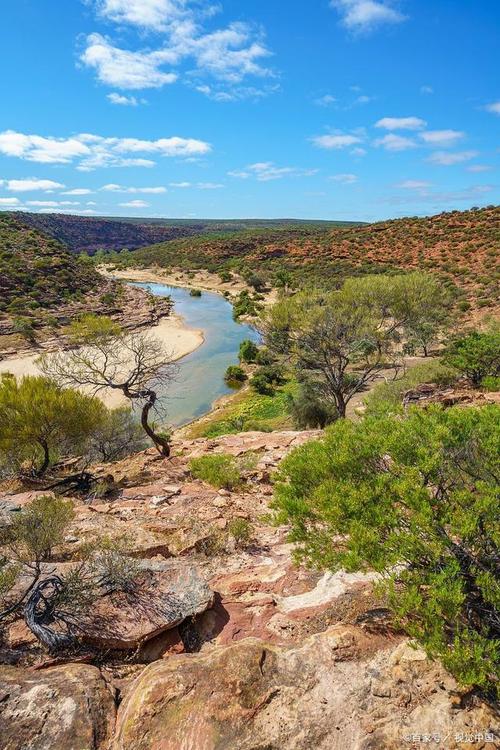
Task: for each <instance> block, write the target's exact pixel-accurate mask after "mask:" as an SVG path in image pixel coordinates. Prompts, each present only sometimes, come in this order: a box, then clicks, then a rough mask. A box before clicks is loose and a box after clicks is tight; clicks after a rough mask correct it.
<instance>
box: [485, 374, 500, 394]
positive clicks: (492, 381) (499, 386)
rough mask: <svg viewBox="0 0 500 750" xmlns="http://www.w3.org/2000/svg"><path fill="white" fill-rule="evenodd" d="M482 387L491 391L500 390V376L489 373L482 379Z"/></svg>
mask: <svg viewBox="0 0 500 750" xmlns="http://www.w3.org/2000/svg"><path fill="white" fill-rule="evenodd" d="M481 388H482V389H483V390H484V391H487V392H489V393H495V391H500V377H495V376H494V375H487V376H486V377H485V378H483V379H482V380H481Z"/></svg>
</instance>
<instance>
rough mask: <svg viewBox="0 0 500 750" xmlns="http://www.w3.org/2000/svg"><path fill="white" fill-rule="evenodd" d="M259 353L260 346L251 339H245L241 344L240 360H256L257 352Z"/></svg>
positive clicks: (250, 361)
mask: <svg viewBox="0 0 500 750" xmlns="http://www.w3.org/2000/svg"><path fill="white" fill-rule="evenodd" d="M258 353H259V347H258V346H257V344H255V343H254V342H253V341H250V339H245V341H242V342H241V344H240V351H239V360H240V362H246V363H247V364H250V363H252V362H255V360H256V357H257V354H258Z"/></svg>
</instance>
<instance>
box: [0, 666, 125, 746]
mask: <svg viewBox="0 0 500 750" xmlns="http://www.w3.org/2000/svg"><path fill="white" fill-rule="evenodd" d="M114 720H115V706H114V700H113V696H112V694H111V691H110V689H109V688H108V686H107V685H106V683H105V682H104V680H103V678H102V676H101V673H100V672H99V670H98V669H97V668H96V667H91V666H87V665H82V664H67V665H65V666H63V667H56V668H53V669H47V670H43V671H42V670H41V671H36V672H34V671H30V670H27V669H19V668H16V667H6V666H0V728H1V729H0V747H1V748H2V750H105V748H107V747H108V743H109V740H110V738H111V736H112V732H113V727H114Z"/></svg>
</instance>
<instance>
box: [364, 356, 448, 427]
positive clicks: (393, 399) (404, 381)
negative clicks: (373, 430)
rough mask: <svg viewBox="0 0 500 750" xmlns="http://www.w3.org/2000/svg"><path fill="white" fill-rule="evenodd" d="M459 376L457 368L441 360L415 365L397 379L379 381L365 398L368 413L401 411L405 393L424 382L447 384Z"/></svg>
mask: <svg viewBox="0 0 500 750" xmlns="http://www.w3.org/2000/svg"><path fill="white" fill-rule="evenodd" d="M457 378H458V372H457V370H454V369H453V368H452V367H448V366H447V365H444V364H442V363H441V362H439V361H429V362H425V363H422V364H420V365H415V366H414V367H411V368H410V369H409V370H407V372H406V373H404V374H403V375H402V376H401V377H399V378H396V380H389V381H385V382H382V383H378V385H376V386H375V388H374V389H373V391H372V392H371V393H369V394H368V395H367V396H366V398H365V404H366V414H367V415H370V416H376V415H383V414H386V413H388V412H391V413H395V412H401V410H402V401H403V396H404V394H405V393H406V392H407V391H409V390H411V389H412V388H416V387H417V386H418V385H421V384H422V383H435V384H436V385H438V386H447V385H451V384H452V383H454V382H455V381H456V380H457Z"/></svg>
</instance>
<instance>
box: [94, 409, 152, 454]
mask: <svg viewBox="0 0 500 750" xmlns="http://www.w3.org/2000/svg"><path fill="white" fill-rule="evenodd" d="M91 447H92V452H93V453H94V454H96V455H97V456H98V458H99V460H100V461H106V462H109V461H118V460H119V459H120V458H124V457H125V456H130V455H131V454H132V453H137V452H138V451H141V450H143V449H144V448H145V447H146V437H145V435H144V431H143V429H142V427H141V425H140V424H139V422H138V421H137V417H136V415H135V414H134V412H133V410H132V409H130V408H129V407H127V406H120V407H118V408H117V409H109V410H106V411H105V414H104V418H103V420H102V422H101V423H100V424H99V425H98V426H97V428H96V430H95V431H94V433H93V435H92V441H91Z"/></svg>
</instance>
